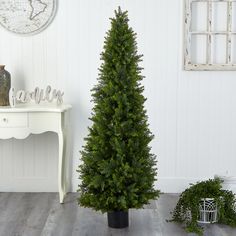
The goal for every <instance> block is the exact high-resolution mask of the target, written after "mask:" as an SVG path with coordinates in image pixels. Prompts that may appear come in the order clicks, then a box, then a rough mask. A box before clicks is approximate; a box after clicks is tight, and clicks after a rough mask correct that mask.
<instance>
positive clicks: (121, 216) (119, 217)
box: [107, 211, 129, 229]
mask: <svg viewBox="0 0 236 236" xmlns="http://www.w3.org/2000/svg"><path fill="white" fill-rule="evenodd" d="M107 219H108V226H109V227H111V228H116V229H122V228H126V227H128V226H129V212H128V211H113V212H107Z"/></svg>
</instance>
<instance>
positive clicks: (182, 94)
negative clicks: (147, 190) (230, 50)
mask: <svg viewBox="0 0 236 236" xmlns="http://www.w3.org/2000/svg"><path fill="white" fill-rule="evenodd" d="M119 5H120V6H121V7H122V9H127V10H128V11H129V17H130V25H132V27H133V29H134V30H135V31H136V32H137V33H138V45H139V52H140V53H142V54H144V62H143V66H144V68H145V70H144V72H143V74H144V75H145V76H146V79H145V80H144V85H145V88H146V90H145V95H146V96H147V98H148V101H147V103H146V106H147V109H148V115H149V121H150V128H151V130H152V131H153V133H154V134H155V135H156V138H155V140H154V141H153V143H152V146H153V152H154V153H156V154H157V158H158V169H159V170H158V182H157V186H158V187H159V188H160V189H161V190H162V191H165V192H178V191H181V190H183V189H184V188H185V187H186V186H187V184H188V183H189V182H192V181H196V180H201V179H204V178H210V177H213V175H214V174H215V173H226V172H227V171H228V172H229V173H232V174H233V175H236V165H235V163H236V162H235V157H236V145H235V140H236V106H235V104H236V92H235V90H236V76H235V75H236V72H186V71H183V70H182V14H183V6H182V1H180V0H165V1H163V0H162V1H161V0H149V1H144V0H139V1H138V0H129V1H126V0H123V1H122V0H113V1H111V0H70V1H65V0H60V1H59V9H58V13H57V16H56V18H55V20H54V21H53V23H52V24H51V25H50V26H49V28H48V29H46V30H45V31H44V32H42V33H40V34H38V35H35V36H30V37H20V36H17V35H14V34H11V33H9V32H7V31H5V30H4V29H2V28H0V64H6V65H7V69H8V70H9V71H10V72H11V74H12V82H13V85H14V86H15V87H17V88H26V89H33V88H34V87H35V86H40V87H46V85H48V84H51V85H52V86H53V87H55V88H58V89H63V90H64V91H65V100H66V101H67V102H69V103H71V104H72V105H73V110H72V120H71V122H72V125H73V127H74V129H73V131H74V133H73V137H74V142H73V144H72V148H73V158H72V160H71V161H72V162H73V172H72V185H73V191H75V190H76V189H77V184H78V175H77V173H76V171H75V170H76V169H77V165H78V163H79V160H80V154H79V150H81V146H82V144H83V138H84V137H85V136H86V134H87V126H88V125H89V121H88V117H89V115H90V112H91V108H92V104H91V103H90V99H91V96H90V89H91V88H92V87H93V85H94V84H96V78H97V74H98V71H97V68H98V67H99V65H100V61H99V54H100V52H101V50H102V47H103V40H104V38H103V37H104V35H105V32H106V31H107V30H108V28H109V20H108V18H109V17H111V16H113V10H114V9H116V8H117V7H118V6H119ZM56 174H57V138H56V135H55V134H50V133H47V134H42V135H39V136H30V137H29V138H28V139H26V140H23V141H20V140H13V139H12V140H6V141H1V142H0V191H56V190H57V185H56V184H57V183H56Z"/></svg>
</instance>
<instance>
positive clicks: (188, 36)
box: [184, 0, 236, 71]
mask: <svg viewBox="0 0 236 236" xmlns="http://www.w3.org/2000/svg"><path fill="white" fill-rule="evenodd" d="M193 2H206V3H207V19H206V20H207V30H206V31H192V30H191V24H192V23H191V22H192V3H193ZM213 2H226V3H227V30H226V31H213V30H212V4H213ZM233 2H235V3H236V0H185V21H184V24H185V37H184V69H185V70H198V71H199V70H236V64H233V63H232V47H231V43H232V40H231V39H232V35H236V32H232V11H233V8H232V3H233ZM235 14H236V12H235ZM192 35H206V36H207V37H206V38H207V43H206V64H198V63H192V61H191V43H192ZM213 35H225V36H226V60H225V63H224V64H214V63H212V36H213Z"/></svg>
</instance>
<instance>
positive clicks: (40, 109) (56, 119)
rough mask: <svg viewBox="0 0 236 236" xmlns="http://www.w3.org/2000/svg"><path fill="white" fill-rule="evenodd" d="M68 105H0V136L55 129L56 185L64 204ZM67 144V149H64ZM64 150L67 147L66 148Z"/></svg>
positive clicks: (21, 134)
mask: <svg viewBox="0 0 236 236" xmlns="http://www.w3.org/2000/svg"><path fill="white" fill-rule="evenodd" d="M70 108H71V105H66V104H63V105H60V106H52V105H51V106H49V105H48V106H41V105H34V106H33V105H32V106H31V105H29V106H26V105H24V106H19V105H17V106H16V107H14V108H10V107H0V139H9V138H16V139H25V138H26V137H28V136H29V135H30V134H40V133H44V132H47V131H51V132H55V133H57V135H58V141H59V145H58V147H59V157H58V188H59V198H60V203H63V201H64V197H65V195H66V193H67V187H68V179H67V176H68V173H67V165H66V163H67V161H68V160H67V159H68V157H67V153H68V145H69V144H67V140H68V128H69V110H70ZM66 147H67V148H66ZM66 149H67V150H66Z"/></svg>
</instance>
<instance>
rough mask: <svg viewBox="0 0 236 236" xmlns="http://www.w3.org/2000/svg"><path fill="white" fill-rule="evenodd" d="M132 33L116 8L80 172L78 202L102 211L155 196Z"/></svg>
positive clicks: (152, 157) (152, 158)
mask: <svg viewBox="0 0 236 236" xmlns="http://www.w3.org/2000/svg"><path fill="white" fill-rule="evenodd" d="M141 57H142V56H140V55H138V54H137V43H136V34H135V33H134V32H133V30H132V29H131V28H130V27H129V25H128V16H127V12H126V11H125V12H122V11H121V9H120V8H119V9H118V11H115V18H112V19H111V29H110V30H109V31H108V33H107V35H106V37H105V45H104V51H103V52H102V54H101V60H102V65H101V67H100V73H99V78H98V85H97V86H95V87H94V88H93V90H92V92H93V93H92V97H93V102H94V104H95V105H94V108H93V113H92V117H91V121H92V126H91V127H90V128H89V134H88V136H87V138H85V141H86V144H85V146H84V147H83V151H82V152H81V154H82V164H81V165H80V166H79V169H78V172H79V173H80V178H81V180H82V183H81V184H80V185H79V190H78V191H79V192H80V198H79V199H78V201H79V204H80V205H82V206H85V207H91V208H93V209H95V210H101V211H102V212H108V211H116V210H123V211H126V210H128V209H129V208H140V207H142V206H143V205H144V204H146V203H148V202H149V200H150V199H154V198H156V197H158V195H159V191H158V190H155V189H154V181H155V180H156V179H155V177H156V167H155V165H156V161H155V155H153V154H151V153H150V150H151V148H150V146H149V144H150V142H151V140H152V139H153V135H152V134H151V132H150V131H149V128H148V121H147V115H146V110H145V109H144V103H145V100H146V98H145V97H144V96H143V95H142V92H143V90H144V87H143V86H142V85H141V80H142V79H143V76H142V75H141V70H142V68H140V67H139V65H138V64H139V62H141Z"/></svg>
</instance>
